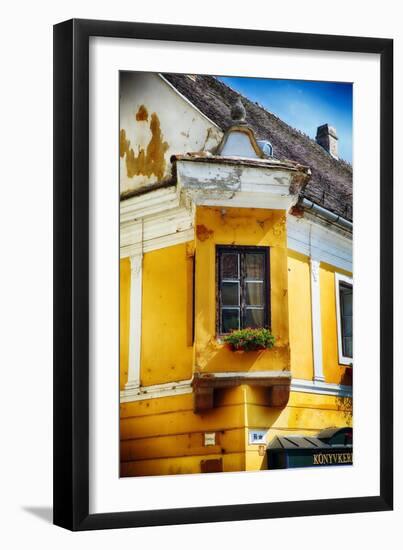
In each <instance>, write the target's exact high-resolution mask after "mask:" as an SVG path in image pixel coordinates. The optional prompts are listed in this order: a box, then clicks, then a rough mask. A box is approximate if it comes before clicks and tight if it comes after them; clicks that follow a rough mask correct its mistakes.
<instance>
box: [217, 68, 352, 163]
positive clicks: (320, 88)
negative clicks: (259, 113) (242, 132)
mask: <svg viewBox="0 0 403 550" xmlns="http://www.w3.org/2000/svg"><path fill="white" fill-rule="evenodd" d="M219 78H220V80H222V81H223V82H225V83H226V84H228V85H229V86H231V88H233V89H235V90H237V91H238V92H240V93H241V94H243V95H244V96H246V97H248V98H249V99H250V100H252V101H257V102H258V103H260V104H261V105H263V106H264V107H265V108H266V109H267V110H268V111H270V112H272V113H274V114H275V115H277V116H278V117H280V118H281V119H282V120H284V122H287V124H289V125H290V126H293V127H294V128H297V129H298V130H301V131H302V132H304V133H305V134H308V136H310V137H311V138H313V139H315V135H316V129H317V127H318V126H320V125H321V124H325V123H328V124H330V125H331V126H334V127H335V128H336V131H337V135H338V136H339V156H340V158H342V159H344V160H347V161H348V162H352V124H353V120H352V110H353V86H352V84H350V83H339V82H311V81H307V80H274V79H273V80H269V79H260V78H242V77H219Z"/></svg>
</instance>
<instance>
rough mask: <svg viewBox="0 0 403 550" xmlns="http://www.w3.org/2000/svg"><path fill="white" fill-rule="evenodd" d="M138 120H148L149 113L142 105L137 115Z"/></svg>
mask: <svg viewBox="0 0 403 550" xmlns="http://www.w3.org/2000/svg"><path fill="white" fill-rule="evenodd" d="M136 120H137V121H141V120H148V111H147V108H146V107H145V106H144V105H140V107H139V110H138V111H137V113H136Z"/></svg>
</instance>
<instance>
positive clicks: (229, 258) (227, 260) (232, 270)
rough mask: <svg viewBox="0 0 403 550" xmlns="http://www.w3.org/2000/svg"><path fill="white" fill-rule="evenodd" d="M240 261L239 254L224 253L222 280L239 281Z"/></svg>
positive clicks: (222, 258) (222, 257) (222, 256)
mask: <svg viewBox="0 0 403 550" xmlns="http://www.w3.org/2000/svg"><path fill="white" fill-rule="evenodd" d="M238 264H239V261H238V254H237V253H227V252H224V253H223V254H222V255H221V278H222V279H238V278H239V266H238Z"/></svg>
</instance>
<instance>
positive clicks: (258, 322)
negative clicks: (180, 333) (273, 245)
mask: <svg viewBox="0 0 403 550" xmlns="http://www.w3.org/2000/svg"><path fill="white" fill-rule="evenodd" d="M269 289H270V284H269V250H268V248H261V247H255V246H243V247H237V246H219V247H217V332H218V334H227V333H228V332H230V331H231V330H236V329H240V328H247V327H248V328H249V327H250V328H264V327H268V323H269Z"/></svg>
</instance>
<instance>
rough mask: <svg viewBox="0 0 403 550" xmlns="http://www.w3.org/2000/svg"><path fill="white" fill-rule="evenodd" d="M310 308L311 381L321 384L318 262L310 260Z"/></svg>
mask: <svg viewBox="0 0 403 550" xmlns="http://www.w3.org/2000/svg"><path fill="white" fill-rule="evenodd" d="M310 267H311V307H312V340H313V369H314V376H313V379H314V380H315V381H318V382H323V381H324V380H325V377H324V375H323V359H322V319H321V312H320V281H319V267H320V262H319V261H318V260H314V259H313V258H311V264H310Z"/></svg>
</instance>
